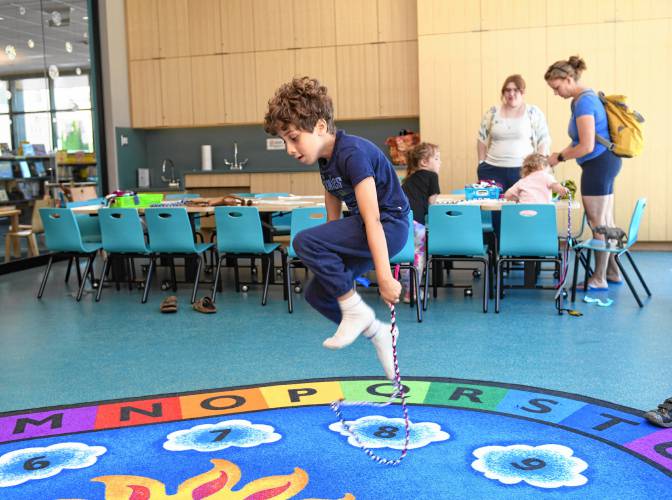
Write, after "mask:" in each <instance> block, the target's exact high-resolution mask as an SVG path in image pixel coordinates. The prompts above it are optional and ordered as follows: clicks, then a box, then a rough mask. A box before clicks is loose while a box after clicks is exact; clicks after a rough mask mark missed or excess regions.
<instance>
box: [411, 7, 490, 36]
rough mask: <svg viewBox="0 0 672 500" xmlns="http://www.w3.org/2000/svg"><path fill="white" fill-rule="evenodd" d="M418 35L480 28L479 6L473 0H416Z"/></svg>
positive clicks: (461, 31) (468, 30) (460, 31)
mask: <svg viewBox="0 0 672 500" xmlns="http://www.w3.org/2000/svg"><path fill="white" fill-rule="evenodd" d="M417 1H418V36H420V35H437V34H441V33H464V32H471V31H478V30H480V29H481V6H480V2H475V1H474V0H450V1H447V0H417Z"/></svg>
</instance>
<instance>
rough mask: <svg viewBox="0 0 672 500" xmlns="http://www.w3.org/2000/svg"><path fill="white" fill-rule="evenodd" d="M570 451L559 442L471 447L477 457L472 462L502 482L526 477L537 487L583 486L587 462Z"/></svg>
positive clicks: (488, 476) (525, 479)
mask: <svg viewBox="0 0 672 500" xmlns="http://www.w3.org/2000/svg"><path fill="white" fill-rule="evenodd" d="M573 454H574V450H572V449H571V448H567V447H566V446H562V445H559V444H544V445H541V446H529V445H526V444H514V445H511V446H483V447H482V448H478V449H477V450H475V451H474V456H475V457H476V458H477V459H478V460H474V461H473V462H472V464H471V466H472V467H473V468H474V469H476V470H477V471H479V472H482V473H483V474H484V475H485V477H487V478H488V479H496V480H497V481H499V482H500V483H504V484H518V483H520V482H521V481H525V482H526V483H527V484H529V485H532V486H537V487H539V488H560V487H561V486H582V485H584V484H586V483H587V482H588V478H587V477H586V476H584V475H582V474H581V472H583V471H584V470H586V469H587V468H588V464H587V463H586V462H584V461H583V460H581V459H580V458H577V457H575V456H573Z"/></svg>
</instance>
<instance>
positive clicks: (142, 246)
mask: <svg viewBox="0 0 672 500" xmlns="http://www.w3.org/2000/svg"><path fill="white" fill-rule="evenodd" d="M98 219H99V221H100V232H101V235H102V240H103V250H105V252H106V253H107V257H106V258H105V263H104V264H103V272H102V273H101V275H100V284H99V285H98V293H97V294H96V302H99V301H100V297H101V294H102V292H103V285H104V283H105V276H106V275H107V272H108V270H109V268H110V262H111V261H112V258H113V257H117V256H118V257H122V258H123V259H124V260H126V259H129V258H130V259H132V258H134V257H147V258H149V259H150V266H149V271H148V272H147V277H146V280H145V288H144V292H143V294H142V303H143V304H144V303H145V302H147V294H148V293H149V281H150V280H151V272H152V271H153V266H152V265H151V252H150V250H149V247H148V246H147V244H146V242H145V233H144V228H143V227H142V221H141V220H140V214H138V209H137V208H101V209H100V210H99V211H98ZM132 269H133V267H131V276H133V275H134V274H135V273H134V272H133V271H132Z"/></svg>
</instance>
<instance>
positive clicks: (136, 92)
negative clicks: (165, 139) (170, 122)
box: [128, 59, 163, 128]
mask: <svg viewBox="0 0 672 500" xmlns="http://www.w3.org/2000/svg"><path fill="white" fill-rule="evenodd" d="M128 70H129V76H130V78H129V85H130V89H129V90H130V92H129V93H130V98H131V111H132V122H133V126H134V127H138V128H142V127H160V126H161V125H162V124H163V114H162V110H161V68H160V65H159V61H158V60H156V59H149V60H143V61H130V62H129V64H128ZM157 85H158V87H159V88H158V91H157Z"/></svg>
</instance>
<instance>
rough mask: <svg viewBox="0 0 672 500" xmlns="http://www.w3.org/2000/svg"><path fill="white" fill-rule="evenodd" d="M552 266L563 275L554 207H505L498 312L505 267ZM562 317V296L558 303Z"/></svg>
mask: <svg viewBox="0 0 672 500" xmlns="http://www.w3.org/2000/svg"><path fill="white" fill-rule="evenodd" d="M514 261H522V262H534V263H542V262H553V263H554V264H555V271H556V274H559V273H560V269H561V267H562V257H561V255H560V248H559V245H558V228H557V222H556V208H555V205H554V204H550V203H549V204H524V203H521V204H509V205H507V204H505V205H502V227H501V234H500V238H499V257H498V258H497V265H496V290H495V312H496V313H499V307H500V301H501V298H502V266H503V265H504V264H506V263H507V262H514ZM555 303H556V307H557V309H558V314H562V293H557V294H556V299H555Z"/></svg>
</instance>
